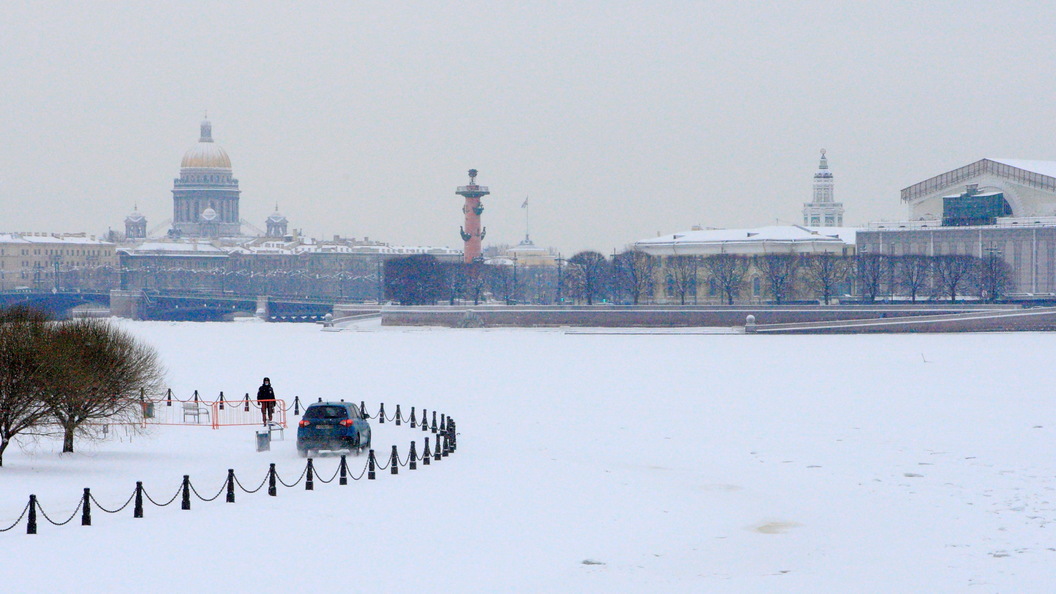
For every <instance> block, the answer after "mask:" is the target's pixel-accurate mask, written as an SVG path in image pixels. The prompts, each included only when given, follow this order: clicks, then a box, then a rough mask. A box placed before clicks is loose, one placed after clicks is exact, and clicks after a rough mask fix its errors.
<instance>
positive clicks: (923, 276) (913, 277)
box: [892, 255, 934, 303]
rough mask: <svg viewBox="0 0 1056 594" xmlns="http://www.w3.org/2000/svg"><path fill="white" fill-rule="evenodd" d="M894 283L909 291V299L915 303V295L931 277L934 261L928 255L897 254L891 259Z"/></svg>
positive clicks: (925, 285)
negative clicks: (897, 255)
mask: <svg viewBox="0 0 1056 594" xmlns="http://www.w3.org/2000/svg"><path fill="white" fill-rule="evenodd" d="M892 268H893V275H894V277H895V284H897V285H898V286H899V287H901V288H902V289H903V290H904V291H906V292H907V293H909V298H910V300H911V301H913V302H914V303H916V301H917V295H918V294H920V292H921V291H922V290H923V289H924V288H925V287H927V286H928V283H929V282H931V278H932V269H933V268H934V262H933V259H932V258H929V257H928V256H920V255H908V256H899V257H897V258H894V259H893V260H892Z"/></svg>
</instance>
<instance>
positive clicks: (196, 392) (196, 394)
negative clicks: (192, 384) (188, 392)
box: [194, 390, 198, 402]
mask: <svg viewBox="0 0 1056 594" xmlns="http://www.w3.org/2000/svg"><path fill="white" fill-rule="evenodd" d="M194 401H195V402H198V390H195V391H194Z"/></svg>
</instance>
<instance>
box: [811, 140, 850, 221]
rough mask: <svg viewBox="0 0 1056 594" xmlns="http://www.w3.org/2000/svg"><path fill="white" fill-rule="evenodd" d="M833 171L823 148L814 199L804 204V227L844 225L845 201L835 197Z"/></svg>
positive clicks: (815, 176) (815, 180)
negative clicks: (837, 200)
mask: <svg viewBox="0 0 1056 594" xmlns="http://www.w3.org/2000/svg"><path fill="white" fill-rule="evenodd" d="M833 186H834V184H833V179H832V172H831V171H829V161H828V159H827V158H826V157H825V149H821V160H820V162H819V163H818V171H817V172H816V173H815V174H814V200H812V201H811V202H807V203H805V204H804V205H803V226H804V227H842V226H843V203H842V202H836V201H835V199H834V198H833Z"/></svg>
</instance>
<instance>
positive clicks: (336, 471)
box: [315, 462, 341, 484]
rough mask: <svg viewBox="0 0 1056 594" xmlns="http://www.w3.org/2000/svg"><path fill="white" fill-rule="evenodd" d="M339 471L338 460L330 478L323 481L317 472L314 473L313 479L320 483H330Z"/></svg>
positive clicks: (339, 464)
mask: <svg viewBox="0 0 1056 594" xmlns="http://www.w3.org/2000/svg"><path fill="white" fill-rule="evenodd" d="M340 472H341V463H340V462H338V464H337V468H335V469H334V475H333V476H331V477H330V480H326V481H324V480H323V477H321V476H319V475H318V474H317V475H315V480H317V481H319V482H320V483H323V484H329V483H332V482H334V479H336V478H337V475H338V473H340Z"/></svg>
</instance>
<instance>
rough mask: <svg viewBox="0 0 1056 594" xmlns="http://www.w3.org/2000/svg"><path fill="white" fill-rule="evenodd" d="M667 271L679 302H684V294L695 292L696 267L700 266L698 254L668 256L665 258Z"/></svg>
mask: <svg viewBox="0 0 1056 594" xmlns="http://www.w3.org/2000/svg"><path fill="white" fill-rule="evenodd" d="M667 268H668V273H669V274H670V275H671V279H672V280H673V281H674V284H675V292H676V293H678V298H679V302H680V303H681V304H682V305H685V304H686V294H688V293H689V292H690V291H693V292H694V293H695V292H696V288H697V269H698V268H700V256H669V257H668V258H667Z"/></svg>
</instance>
